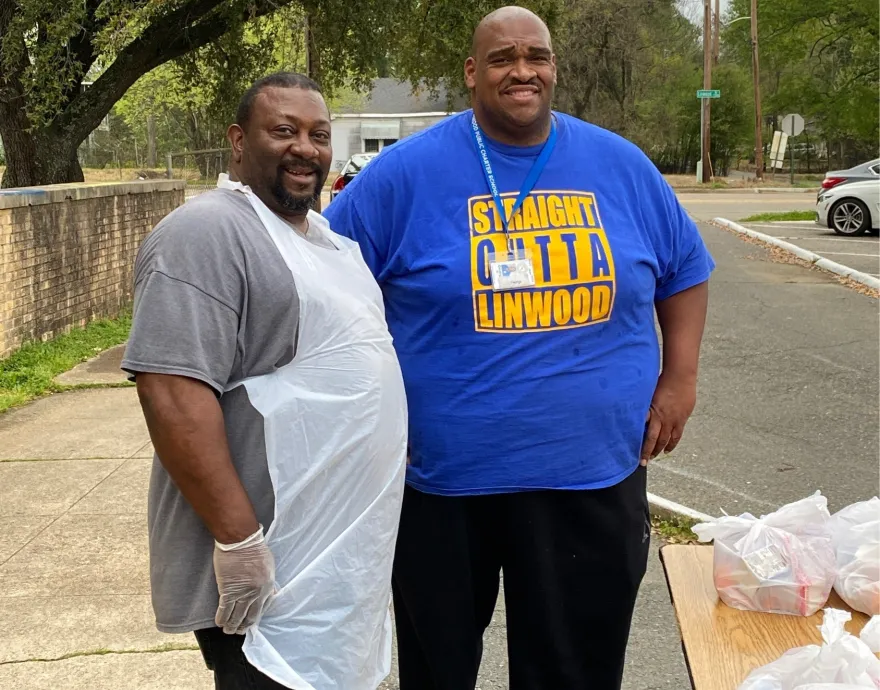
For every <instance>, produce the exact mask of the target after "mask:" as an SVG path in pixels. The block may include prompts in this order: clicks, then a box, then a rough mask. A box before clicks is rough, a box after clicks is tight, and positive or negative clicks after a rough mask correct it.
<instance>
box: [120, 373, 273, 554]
mask: <svg viewBox="0 0 880 690" xmlns="http://www.w3.org/2000/svg"><path fill="white" fill-rule="evenodd" d="M136 383H137V391H138V397H139V398H140V401H141V407H142V408H143V411H144V418H145V419H146V422H147V427H148V429H149V431H150V438H151V439H152V441H153V446H154V447H155V449H156V453H157V455H158V456H159V460H160V461H161V463H162V466H163V467H164V468H165V471H166V472H168V474H169V475H170V476H171V479H172V480H173V481H174V483H175V485H176V486H177V488H178V489H179V490H180V492H181V493H182V494H183V496H184V498H185V499H186V500H187V502H188V503H189V504H190V505H191V506H192V507H193V509H194V510H195V512H196V513H197V514H198V515H199V517H200V518H201V519H202V521H203V522H204V523H205V526H206V527H207V528H208V530H209V531H210V532H211V534H212V535H213V536H214V539H215V540H216V541H218V542H220V543H221V544H233V543H236V542H240V541H243V540H244V539H246V538H247V537H249V536H250V535H252V534H253V533H254V532H256V531H257V529H258V528H259V524H258V522H257V518H256V515H255V514H254V509H253V506H252V505H251V502H250V499H249V498H248V495H247V492H246V491H245V490H244V487H243V486H242V484H241V481H240V480H239V477H238V474H237V473H236V471H235V468H234V467H233V465H232V459H231V457H230V454H229V447H228V446H227V442H226V430H225V426H224V423H223V414H222V412H221V409H220V403H219V401H218V400H217V396H216V395H215V393H214V391H213V390H212V389H211V388H210V387H208V386H207V385H206V384H204V383H202V382H201V381H197V380H195V379H191V378H187V377H184V376H173V375H166V374H148V373H140V374H138V376H137V379H136Z"/></svg>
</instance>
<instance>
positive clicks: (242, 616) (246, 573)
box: [214, 525, 275, 635]
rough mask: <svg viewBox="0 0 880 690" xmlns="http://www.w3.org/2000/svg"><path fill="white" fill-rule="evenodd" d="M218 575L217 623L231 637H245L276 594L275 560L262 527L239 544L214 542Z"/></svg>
mask: <svg viewBox="0 0 880 690" xmlns="http://www.w3.org/2000/svg"><path fill="white" fill-rule="evenodd" d="M214 575H215V576H216V577H217V589H218V591H219V592H220V605H219V606H218V607H217V615H216V616H215V617H214V622H215V623H217V625H218V626H219V627H221V628H223V632H225V633H226V634H227V635H243V634H244V632H245V631H246V630H247V629H248V628H249V627H250V626H252V625H253V624H254V623H256V622H257V621H258V620H259V618H260V614H261V613H262V612H263V606H264V605H265V604H266V601H267V600H268V599H269V597H271V596H272V594H274V592H275V558H274V557H273V556H272V552H271V551H270V550H269V546H268V545H267V544H266V539H265V538H264V537H263V526H262V525H260V529H258V530H257V531H256V532H254V533H253V534H252V535H251V536H249V537H248V538H247V539H245V540H244V541H240V542H238V543H237V544H221V543H220V542H217V541H215V542H214Z"/></svg>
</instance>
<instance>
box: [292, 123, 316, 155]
mask: <svg viewBox="0 0 880 690" xmlns="http://www.w3.org/2000/svg"><path fill="white" fill-rule="evenodd" d="M287 150H288V151H289V152H290V153H291V154H292V155H294V156H299V157H300V158H305V159H306V160H317V159H318V155H319V153H320V152H319V151H318V147H317V146H315V142H314V141H312V138H311V136H310V135H309V131H308V130H307V129H306V128H305V127H303V128H302V129H300V130H299V131H298V132H297V134H296V136H295V137H293V139H291V141H290V146H288V149H287Z"/></svg>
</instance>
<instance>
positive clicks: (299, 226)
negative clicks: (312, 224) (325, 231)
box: [276, 211, 309, 235]
mask: <svg viewBox="0 0 880 690" xmlns="http://www.w3.org/2000/svg"><path fill="white" fill-rule="evenodd" d="M276 213H277V211H276ZM278 215H279V216H281V218H282V219H283V220H285V221H287V223H288V224H289V225H291V226H292V227H293V229H294V230H296V231H297V232H298V233H299V234H300V235H306V234H308V231H309V219H308V214H307V213H297V214H295V215H290V214H284V213H279V214H278Z"/></svg>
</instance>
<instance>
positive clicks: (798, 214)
mask: <svg viewBox="0 0 880 690" xmlns="http://www.w3.org/2000/svg"><path fill="white" fill-rule="evenodd" d="M815 218H816V212H815V211H781V212H778V213H758V214H756V215H754V216H749V217H748V218H743V219H742V220H741V221H740V222H741V223H758V222H766V221H774V220H814V219H815Z"/></svg>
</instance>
